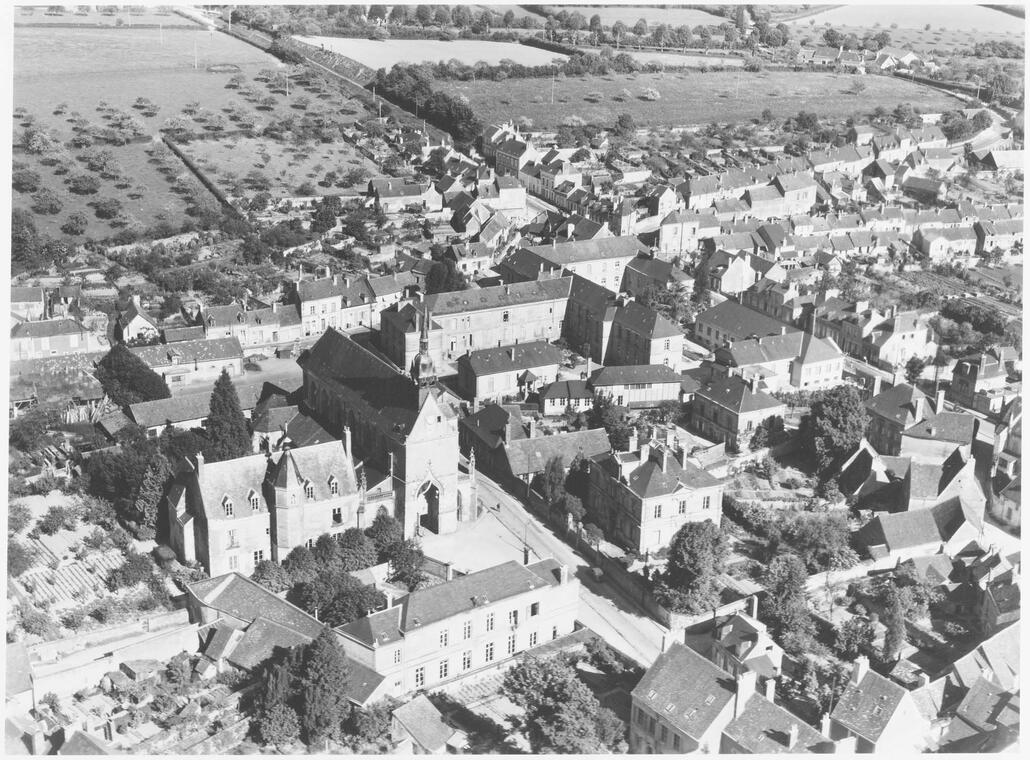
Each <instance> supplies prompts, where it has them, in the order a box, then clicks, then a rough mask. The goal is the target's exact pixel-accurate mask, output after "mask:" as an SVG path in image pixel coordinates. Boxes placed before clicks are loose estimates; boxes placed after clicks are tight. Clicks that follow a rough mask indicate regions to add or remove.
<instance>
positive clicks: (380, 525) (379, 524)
mask: <svg viewBox="0 0 1030 760" xmlns="http://www.w3.org/2000/svg"><path fill="white" fill-rule="evenodd" d="M365 535H367V536H368V537H369V538H371V539H372V542H373V543H374V544H375V546H376V551H377V552H379V561H380V562H385V561H386V553H387V551H388V550H389V548H390V547H391V546H393V545H394V544H395V543H397V542H398V541H402V540H403V539H404V526H403V525H401V524H400V522H399V521H398V520H397V519H396V518H394V517H392V516H390V515H388V514H386V513H385V512H383V513H381V514H378V515H376V519H375V520H373V521H372V525H371V526H369V528H368V529H367V530H366V531H365Z"/></svg>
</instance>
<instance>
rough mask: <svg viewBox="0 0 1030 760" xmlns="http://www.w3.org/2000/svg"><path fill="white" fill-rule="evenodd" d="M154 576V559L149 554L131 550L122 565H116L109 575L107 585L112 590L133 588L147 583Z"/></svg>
mask: <svg viewBox="0 0 1030 760" xmlns="http://www.w3.org/2000/svg"><path fill="white" fill-rule="evenodd" d="M153 577H154V560H152V559H151V558H150V555H148V554H139V553H137V552H130V553H129V556H127V557H126V558H125V563H124V564H123V565H122V566H121V567H116V568H115V569H114V570H112V571H111V574H110V575H109V576H108V579H107V585H108V586H109V587H110V588H111V590H112V591H117V590H118V589H121V588H131V587H132V586H136V585H137V584H140V583H147V582H148V581H150V579H152V578H153Z"/></svg>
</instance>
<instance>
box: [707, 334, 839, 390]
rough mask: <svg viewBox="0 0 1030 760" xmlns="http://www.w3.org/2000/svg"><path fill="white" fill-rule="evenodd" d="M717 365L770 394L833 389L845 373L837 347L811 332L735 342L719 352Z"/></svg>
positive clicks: (716, 358) (716, 357)
mask: <svg viewBox="0 0 1030 760" xmlns="http://www.w3.org/2000/svg"><path fill="white" fill-rule="evenodd" d="M715 361H716V362H717V363H718V364H720V365H722V366H723V367H726V368H728V369H733V370H737V374H739V375H740V376H741V377H743V378H745V379H752V378H753V379H754V380H755V387H756V388H760V389H761V390H764V391H768V392H770V393H772V392H775V391H778V390H786V389H790V388H793V389H795V390H805V391H814V390H825V389H827V388H833V387H835V386H837V385H840V381H841V377H842V376H843V373H844V354H843V353H841V350H840V349H839V348H837V345H836V344H835V343H834V342H833V341H832V340H830V339H829V338H816V337H815V336H814V335H812V334H811V333H807V332H792V333H784V334H783V335H768V336H764V337H759V338H751V339H749V340H739V341H734V342H733V343H730V344H729V345H728V346H725V347H723V348H717V349H716V350H715Z"/></svg>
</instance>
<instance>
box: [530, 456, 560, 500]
mask: <svg viewBox="0 0 1030 760" xmlns="http://www.w3.org/2000/svg"><path fill="white" fill-rule="evenodd" d="M535 485H536V488H537V490H539V491H540V495H541V496H543V497H544V501H545V502H546V503H547V505H548V506H553V505H555V504H557V503H558V502H560V501H561V500H562V497H564V496H565V460H564V459H563V458H562V455H561V454H555V455H554V456H553V457H551V458H550V459H548V460H547V463H546V464H545V465H544V471H543V472H542V473H540V476H539V478H536V484H535Z"/></svg>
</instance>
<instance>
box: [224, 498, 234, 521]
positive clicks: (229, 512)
mask: <svg viewBox="0 0 1030 760" xmlns="http://www.w3.org/2000/svg"><path fill="white" fill-rule="evenodd" d="M222 513H223V514H224V515H225V516H226V517H232V516H233V506H232V499H230V498H229V497H228V496H226V497H224V498H223V499H222Z"/></svg>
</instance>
